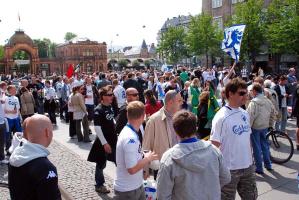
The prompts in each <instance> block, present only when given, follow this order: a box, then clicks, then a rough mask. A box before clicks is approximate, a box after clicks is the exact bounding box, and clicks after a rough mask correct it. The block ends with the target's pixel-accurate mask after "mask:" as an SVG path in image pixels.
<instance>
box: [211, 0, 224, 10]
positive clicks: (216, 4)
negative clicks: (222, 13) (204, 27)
mask: <svg viewBox="0 0 299 200" xmlns="http://www.w3.org/2000/svg"><path fill="white" fill-rule="evenodd" d="M221 6H222V0H212V8H218V7H221Z"/></svg>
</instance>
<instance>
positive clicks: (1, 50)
mask: <svg viewBox="0 0 299 200" xmlns="http://www.w3.org/2000/svg"><path fill="white" fill-rule="evenodd" d="M3 58H4V46H2V45H0V60H1V59H3Z"/></svg>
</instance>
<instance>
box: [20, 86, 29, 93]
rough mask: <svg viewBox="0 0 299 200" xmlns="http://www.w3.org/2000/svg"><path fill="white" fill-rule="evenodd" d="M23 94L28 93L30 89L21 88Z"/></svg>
mask: <svg viewBox="0 0 299 200" xmlns="http://www.w3.org/2000/svg"><path fill="white" fill-rule="evenodd" d="M20 91H21V93H24V92H27V91H28V89H27V88H26V87H21V90H20Z"/></svg>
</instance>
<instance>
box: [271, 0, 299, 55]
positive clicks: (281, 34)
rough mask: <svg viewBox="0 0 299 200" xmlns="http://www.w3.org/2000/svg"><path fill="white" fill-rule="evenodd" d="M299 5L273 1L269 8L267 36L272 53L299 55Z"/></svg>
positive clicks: (279, 0) (296, 2) (294, 0)
mask: <svg viewBox="0 0 299 200" xmlns="http://www.w3.org/2000/svg"><path fill="white" fill-rule="evenodd" d="M298 12H299V3H298V1H296V0H286V1H281V0H273V1H272V2H271V4H270V6H269V7H268V10H267V15H266V16H267V17H266V22H267V24H266V31H265V35H266V38H267V42H268V45H269V49H270V52H271V53H274V54H282V53H295V54H297V55H298V54H299V48H298V46H299V45H298V43H299V37H298V36H299V15H298Z"/></svg>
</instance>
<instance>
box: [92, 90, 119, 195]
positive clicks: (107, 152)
mask: <svg viewBox="0 0 299 200" xmlns="http://www.w3.org/2000/svg"><path fill="white" fill-rule="evenodd" d="M99 94H100V101H101V103H100V104H99V105H98V106H97V107H96V108H95V110H94V129H95V132H96V135H97V137H96V140H95V142H94V143H93V145H92V148H91V150H90V153H89V155H88V159H87V160H88V161H90V162H95V163H96V170H95V182H96V185H95V190H96V191H97V192H99V193H109V192H110V190H109V189H107V188H106V187H105V186H104V183H105V178H104V173H103V170H104V169H105V167H106V162H107V160H109V161H112V162H114V163H115V150H116V143H117V135H116V134H115V120H114V112H113V108H112V106H111V104H112V100H113V92H112V89H110V87H109V86H105V87H103V88H101V89H100V92H99Z"/></svg>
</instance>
